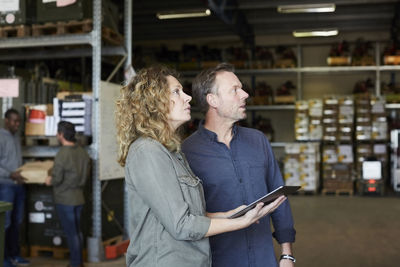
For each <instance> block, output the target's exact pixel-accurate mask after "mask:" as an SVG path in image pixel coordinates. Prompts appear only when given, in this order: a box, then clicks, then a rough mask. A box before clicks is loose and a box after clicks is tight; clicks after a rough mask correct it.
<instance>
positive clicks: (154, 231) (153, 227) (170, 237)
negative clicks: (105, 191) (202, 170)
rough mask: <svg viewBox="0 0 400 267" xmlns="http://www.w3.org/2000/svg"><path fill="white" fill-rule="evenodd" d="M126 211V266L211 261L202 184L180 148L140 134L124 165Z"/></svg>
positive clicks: (193, 266) (194, 265)
mask: <svg viewBox="0 0 400 267" xmlns="http://www.w3.org/2000/svg"><path fill="white" fill-rule="evenodd" d="M125 180H126V185H127V188H128V199H129V209H130V210H131V212H130V217H129V222H130V229H131V233H130V238H131V239H130V240H131V242H130V245H129V247H128V251H127V256H126V263H127V266H143V267H148V266H152V267H157V266H159V267H168V266H171V267H176V266H183V267H185V266H187V267H206V266H208V267H210V266H211V252H210V244H209V240H208V238H205V237H204V236H205V234H206V233H207V232H208V228H209V227H210V223H211V220H210V219H209V218H208V217H205V200H204V192H203V187H202V184H201V182H200V180H199V178H197V177H196V176H195V175H194V174H193V172H192V171H191V170H190V167H189V165H188V163H187V161H186V159H185V158H184V156H183V154H182V153H173V152H170V151H168V150H167V149H166V148H165V147H164V146H163V145H161V144H160V143H159V142H157V141H155V140H153V139H150V138H139V139H138V140H136V141H135V142H133V143H132V144H131V146H130V148H129V152H128V156H127V159H126V165H125Z"/></svg>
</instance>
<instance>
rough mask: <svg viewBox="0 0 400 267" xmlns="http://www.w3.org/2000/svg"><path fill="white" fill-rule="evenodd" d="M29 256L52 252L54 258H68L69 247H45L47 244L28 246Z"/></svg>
mask: <svg viewBox="0 0 400 267" xmlns="http://www.w3.org/2000/svg"><path fill="white" fill-rule="evenodd" d="M29 251H30V255H31V257H39V256H43V254H49V253H51V254H52V257H53V258H54V259H66V258H68V254H69V249H67V248H60V247H47V246H30V248H29Z"/></svg>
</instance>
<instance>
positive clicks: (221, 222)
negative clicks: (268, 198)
mask: <svg viewBox="0 0 400 267" xmlns="http://www.w3.org/2000/svg"><path fill="white" fill-rule="evenodd" d="M285 200H286V197H285V196H280V197H278V198H277V199H276V200H275V201H274V202H272V203H270V204H268V205H266V206H264V203H258V204H257V205H256V207H255V208H254V209H252V210H250V211H248V212H247V213H246V214H245V215H243V216H241V217H238V218H235V219H228V217H229V216H231V215H232V214H234V213H236V212H238V211H240V210H242V209H244V208H245V207H246V206H244V205H243V206H240V207H237V208H236V209H233V210H230V211H227V212H215V213H208V212H207V217H209V218H211V223H210V227H209V228H208V231H207V233H206V235H205V237H209V236H213V235H217V234H222V233H226V232H231V231H236V230H239V229H243V228H246V227H248V226H249V225H251V224H253V223H255V222H257V221H258V220H259V219H261V218H262V217H264V216H265V215H267V214H269V213H271V212H273V211H274V210H276V209H277V208H278V207H279V205H280V204H282V202H283V201H285Z"/></svg>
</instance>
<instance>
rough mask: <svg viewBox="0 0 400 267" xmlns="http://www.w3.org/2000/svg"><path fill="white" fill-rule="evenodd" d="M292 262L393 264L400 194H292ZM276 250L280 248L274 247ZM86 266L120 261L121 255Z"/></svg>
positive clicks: (46, 263)
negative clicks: (396, 195)
mask: <svg viewBox="0 0 400 267" xmlns="http://www.w3.org/2000/svg"><path fill="white" fill-rule="evenodd" d="M290 201H291V205H292V210H293V216H294V219H295V226H296V230H297V240H296V243H295V247H294V248H295V256H296V258H297V263H296V266H297V267H321V266H324V267H330V266H332V267H333V266H341V267H361V266H362V267H376V266H379V267H386V266H387V267H389V266H390V267H392V266H397V265H398V255H399V251H400V240H399V239H400V198H399V197H394V196H393V197H383V198H381V197H359V196H350V197H349V196H291V197H290ZM277 253H279V252H278V251H277ZM31 260H32V264H31V265H30V266H37V267H39V266H40V267H65V266H66V265H67V264H68V262H67V261H66V260H64V261H60V260H53V259H51V258H32V259H31ZM85 266H86V267H117V266H125V260H124V258H119V259H117V260H114V261H107V262H102V263H87V264H85Z"/></svg>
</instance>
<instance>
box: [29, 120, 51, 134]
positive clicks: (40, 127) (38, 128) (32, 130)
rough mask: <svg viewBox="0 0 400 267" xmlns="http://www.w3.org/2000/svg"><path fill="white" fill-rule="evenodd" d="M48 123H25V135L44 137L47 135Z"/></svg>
mask: <svg viewBox="0 0 400 267" xmlns="http://www.w3.org/2000/svg"><path fill="white" fill-rule="evenodd" d="M45 125H46V123H31V122H26V123H25V135H26V136H37V135H39V136H44V135H45V134H46V131H45Z"/></svg>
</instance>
